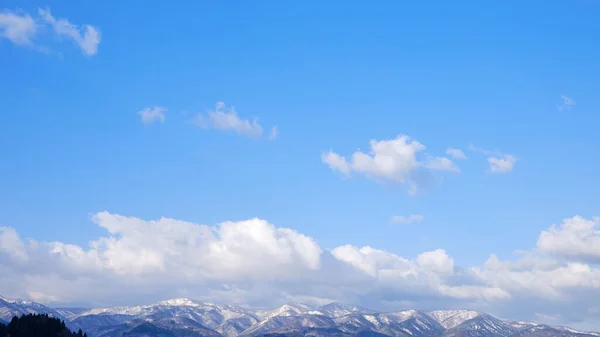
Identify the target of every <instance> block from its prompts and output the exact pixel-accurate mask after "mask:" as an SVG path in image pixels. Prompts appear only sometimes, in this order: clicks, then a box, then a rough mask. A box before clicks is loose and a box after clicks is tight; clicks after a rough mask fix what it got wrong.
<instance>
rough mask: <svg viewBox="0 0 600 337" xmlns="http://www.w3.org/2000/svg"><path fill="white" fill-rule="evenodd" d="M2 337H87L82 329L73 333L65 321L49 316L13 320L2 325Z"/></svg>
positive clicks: (33, 316) (0, 326) (0, 333)
mask: <svg viewBox="0 0 600 337" xmlns="http://www.w3.org/2000/svg"><path fill="white" fill-rule="evenodd" d="M0 337H87V334H84V333H83V331H81V329H79V331H77V333H73V332H71V331H70V330H69V329H68V328H67V327H66V325H65V322H64V321H61V320H60V319H58V318H52V317H50V316H48V315H47V314H41V315H39V314H36V315H33V314H29V315H23V316H21V317H16V316H15V317H13V319H12V320H11V321H10V323H8V325H4V324H1V323H0Z"/></svg>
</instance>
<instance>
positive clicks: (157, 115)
mask: <svg viewBox="0 0 600 337" xmlns="http://www.w3.org/2000/svg"><path fill="white" fill-rule="evenodd" d="M165 112H167V108H165V107H162V106H155V107H153V108H144V109H142V110H140V111H138V115H140V117H141V119H142V123H144V125H150V124H152V123H155V122H160V123H164V122H165Z"/></svg>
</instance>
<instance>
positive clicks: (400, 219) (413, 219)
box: [391, 214, 424, 224]
mask: <svg viewBox="0 0 600 337" xmlns="http://www.w3.org/2000/svg"><path fill="white" fill-rule="evenodd" d="M423 219H424V217H423V216H422V215H419V214H411V215H409V216H402V215H395V216H393V217H392V219H391V221H392V222H394V223H402V224H411V223H418V222H421V221H423Z"/></svg>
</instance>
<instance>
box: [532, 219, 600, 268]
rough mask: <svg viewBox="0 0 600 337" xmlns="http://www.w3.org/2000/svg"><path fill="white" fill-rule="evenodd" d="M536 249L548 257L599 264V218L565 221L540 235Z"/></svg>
mask: <svg viewBox="0 0 600 337" xmlns="http://www.w3.org/2000/svg"><path fill="white" fill-rule="evenodd" d="M537 245H538V248H539V249H540V250H541V251H543V252H545V253H548V254H550V255H554V256H558V257H563V258H568V259H573V260H580V261H591V262H595V263H600V217H594V218H592V219H591V220H587V219H585V218H583V217H581V216H575V217H573V218H570V219H565V220H564V222H563V223H562V224H561V225H559V226H556V225H554V226H552V227H551V228H550V229H548V230H546V231H543V232H542V233H541V234H540V237H539V238H538V242H537Z"/></svg>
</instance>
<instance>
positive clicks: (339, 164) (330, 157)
mask: <svg viewBox="0 0 600 337" xmlns="http://www.w3.org/2000/svg"><path fill="white" fill-rule="evenodd" d="M321 160H322V161H323V163H325V164H327V165H329V167H330V168H331V169H332V170H334V171H339V172H341V173H342V174H343V175H345V176H348V175H349V174H350V170H351V168H350V164H349V163H348V161H346V158H344V157H342V156H340V155H339V154H337V153H335V152H333V151H329V152H326V153H322V154H321Z"/></svg>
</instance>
